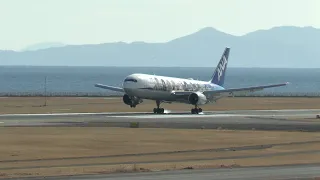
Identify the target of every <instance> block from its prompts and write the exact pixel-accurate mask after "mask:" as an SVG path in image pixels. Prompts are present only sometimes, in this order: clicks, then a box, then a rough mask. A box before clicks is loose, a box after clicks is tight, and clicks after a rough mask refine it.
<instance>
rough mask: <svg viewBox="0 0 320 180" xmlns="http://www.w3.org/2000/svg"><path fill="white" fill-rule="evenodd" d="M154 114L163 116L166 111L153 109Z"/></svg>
mask: <svg viewBox="0 0 320 180" xmlns="http://www.w3.org/2000/svg"><path fill="white" fill-rule="evenodd" d="M153 113H155V114H163V113H164V109H163V108H153Z"/></svg>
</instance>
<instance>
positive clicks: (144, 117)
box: [107, 114, 306, 119]
mask: <svg viewBox="0 0 320 180" xmlns="http://www.w3.org/2000/svg"><path fill="white" fill-rule="evenodd" d="M290 116H294V117H297V116H306V115H299V114H294V115H289V114H281V115H273V114H270V115H261V114H257V115H254V114H155V115H153V114H150V115H148V114H146V115H132V116H123V115H115V116H107V117H113V118H131V119H132V118H135V119H160V118H162V119H166V118H167V119H168V118H210V117H212V118H219V117H270V118H273V117H290Z"/></svg>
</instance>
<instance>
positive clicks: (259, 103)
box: [0, 97, 320, 114]
mask: <svg viewBox="0 0 320 180" xmlns="http://www.w3.org/2000/svg"><path fill="white" fill-rule="evenodd" d="M44 102H45V99H44V97H8V98H2V99H0V114H7V113H9V114H12V113H14V114H16V113H58V112H59V113H62V112H146V111H150V112H151V111H152V109H153V107H155V102H154V101H149V100H146V101H144V102H143V103H142V104H139V105H138V106H137V107H136V108H130V107H129V106H128V105H125V104H124V103H123V102H122V98H112V99H110V98H109V99H108V98H76V97H48V98H47V106H44ZM162 107H164V108H166V109H170V110H183V111H189V110H190V109H191V107H192V106H191V105H187V104H180V103H173V104H162ZM202 108H203V109H204V110H208V111H210V110H256V109H261V110H262V109H320V98H303V97H293V98H290V97H285V98H277V97H275V98H271V97H234V98H223V99H220V100H218V101H217V103H216V104H209V105H205V106H203V107H202Z"/></svg>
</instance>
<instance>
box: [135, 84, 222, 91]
mask: <svg viewBox="0 0 320 180" xmlns="http://www.w3.org/2000/svg"><path fill="white" fill-rule="evenodd" d="M204 86H205V88H204V90H205V91H215V90H224V88H223V87H221V86H219V85H216V84H212V83H210V84H205V85H204ZM139 89H145V90H155V91H168V90H167V88H163V89H162V88H161V89H156V88H152V87H145V88H139ZM184 91H186V92H190V91H196V90H194V89H184Z"/></svg>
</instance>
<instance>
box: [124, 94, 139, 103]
mask: <svg viewBox="0 0 320 180" xmlns="http://www.w3.org/2000/svg"><path fill="white" fill-rule="evenodd" d="M122 100H123V102H124V103H125V104H127V105H137V104H140V103H141V102H142V99H140V98H138V97H135V96H134V97H130V96H129V95H127V94H125V95H123V97H122Z"/></svg>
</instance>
